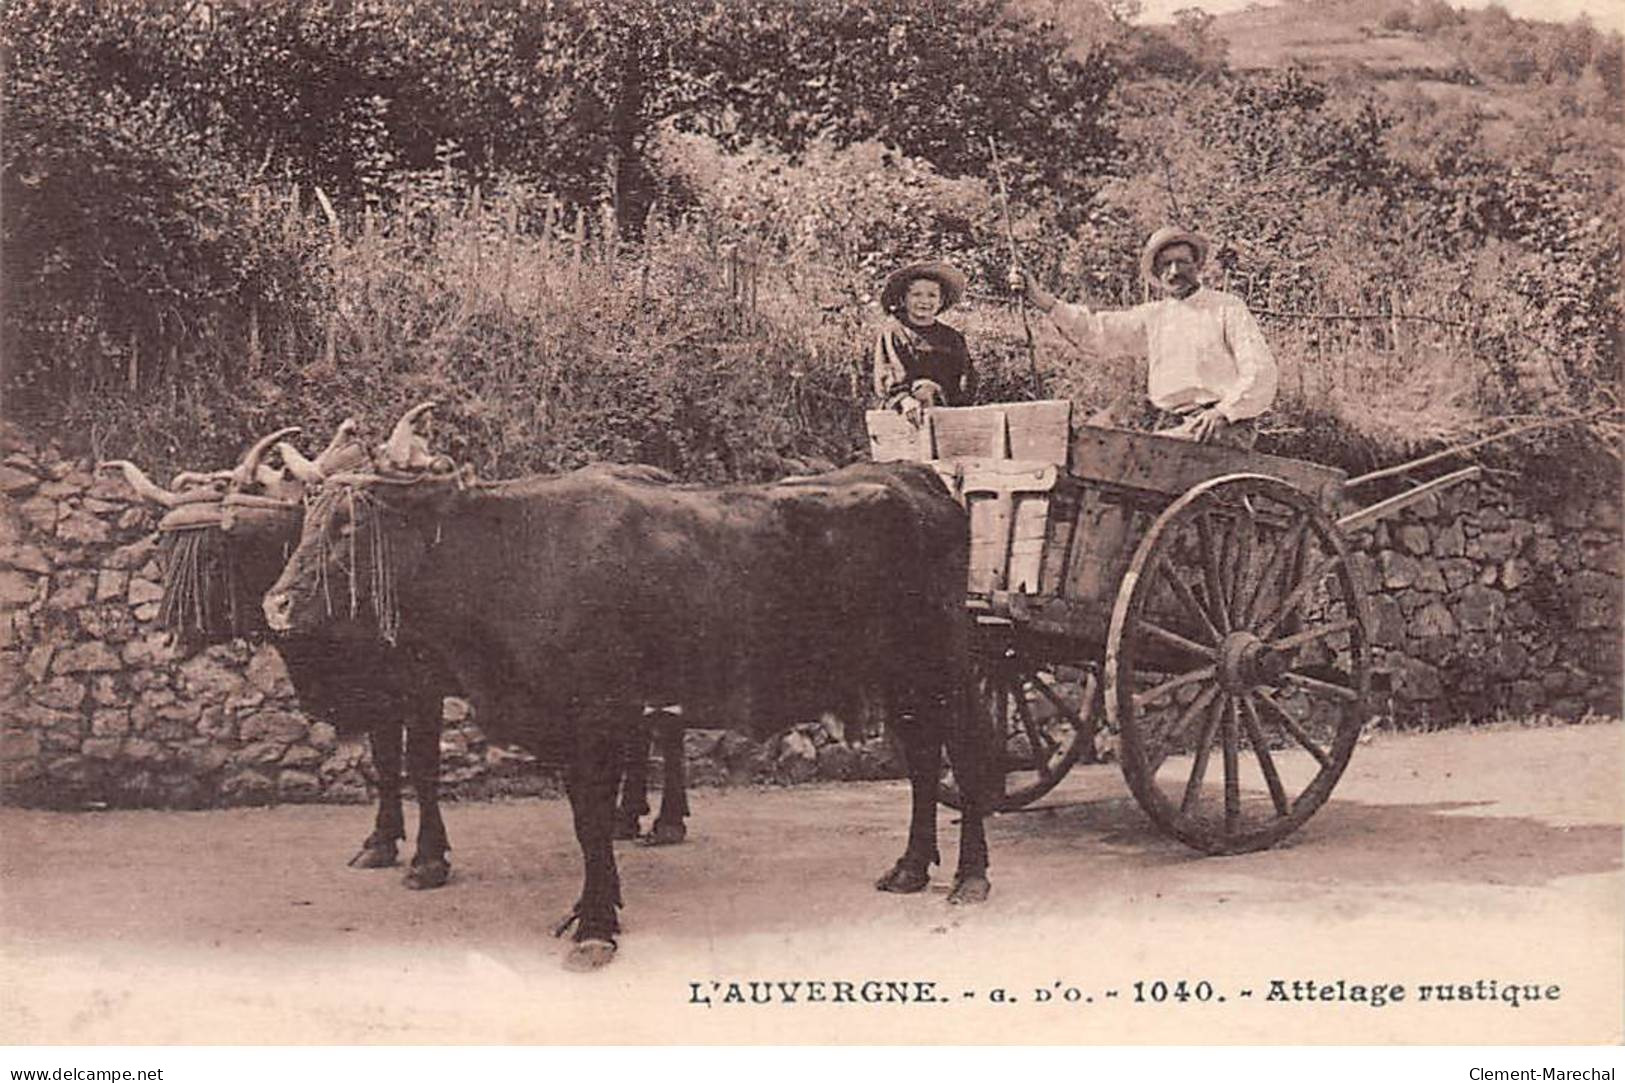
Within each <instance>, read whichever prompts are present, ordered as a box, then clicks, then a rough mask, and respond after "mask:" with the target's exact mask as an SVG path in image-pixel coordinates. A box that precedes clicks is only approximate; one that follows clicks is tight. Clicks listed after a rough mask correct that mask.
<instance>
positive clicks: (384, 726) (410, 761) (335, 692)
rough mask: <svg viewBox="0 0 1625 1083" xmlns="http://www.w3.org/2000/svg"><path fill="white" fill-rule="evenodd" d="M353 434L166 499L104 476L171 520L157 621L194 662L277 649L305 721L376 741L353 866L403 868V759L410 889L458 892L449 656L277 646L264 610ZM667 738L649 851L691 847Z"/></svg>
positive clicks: (631, 776) (346, 641)
mask: <svg viewBox="0 0 1625 1083" xmlns="http://www.w3.org/2000/svg"><path fill="white" fill-rule="evenodd" d="M351 428H352V426H351V424H350V423H348V422H347V423H346V424H345V425H343V426H341V427H340V431H339V433H338V434H337V435H336V436H335V437H334V440H333V442H332V443H331V444H330V445H329V447H328V449H327V450H326V451H324V452H323V453H322V455H320V456H318V457H317V459H316V460H315V461H314V462H312V461H310V460H305V459H304V458H303V457H302V456H300V455H299V454H298V452H297V450H296V449H294V448H292V447H291V445H287V444H279V443H277V442H278V441H279V440H280V439H281V438H282V437H285V436H288V435H290V434H291V433H293V432H297V431H298V430H296V429H282V430H279V431H278V432H275V433H272V434H271V435H269V436H267V437H264V438H263V439H261V440H259V441H257V442H256V443H255V444H254V446H253V447H251V448H250V449H249V450H248V452H247V453H245V455H244V456H243V458H242V460H241V461H240V462H239V463H238V464H237V466H235V467H233V468H232V469H230V470H220V471H214V472H210V473H197V472H185V473H182V474H180V475H177V477H176V478H175V479H174V480H173V481H172V482H171V483H170V486H169V488H167V489H166V488H164V487H162V486H160V485H158V484H157V483H155V482H153V481H152V480H151V479H150V478H149V477H147V475H146V474H145V473H144V472H142V471H141V470H140V468H138V467H136V466H135V465H134V464H133V463H129V462H127V461H123V460H120V461H115V462H109V463H105V464H103V466H104V468H115V467H116V468H118V469H120V470H122V471H123V473H124V476H125V478H126V480H127V481H128V482H129V484H130V486H131V488H132V489H134V490H135V492H136V493H137V494H138V495H139V496H141V497H142V498H144V499H146V500H148V501H151V502H152V503H154V504H157V505H159V506H160V507H163V508H165V509H166V513H165V515H164V516H163V518H162V520H161V521H160V524H159V539H160V541H159V558H160V562H161V564H162V566H163V569H164V593H163V597H162V599H161V601H160V603H159V618H160V622H161V623H162V624H163V625H164V626H166V627H167V628H168V629H169V630H170V632H171V633H172V634H173V635H174V636H175V640H176V642H177V643H178V644H179V645H180V647H181V648H182V650H184V651H187V652H192V651H196V650H200V649H202V648H204V647H207V646H209V645H211V644H217V643H225V642H229V641H231V640H232V639H235V638H239V637H240V638H245V639H248V640H249V641H251V642H265V641H268V640H269V641H271V642H273V643H274V644H275V647H276V649H277V652H278V653H279V654H280V655H281V657H282V660H283V664H284V666H285V667H286V668H287V671H288V678H289V681H290V683H291V684H292V685H293V688H294V692H295V694H296V695H297V696H298V698H299V703H300V706H301V708H302V709H303V710H304V712H305V713H306V714H307V715H309V716H310V717H312V718H314V719H317V720H319V721H324V722H327V723H328V724H330V725H332V726H333V727H334V729H335V730H336V731H337V732H338V733H340V734H341V735H344V736H354V735H358V734H362V733H365V734H366V735H367V737H368V741H369V744H370V745H371V748H372V759H373V766H374V768H375V769H376V772H377V778H378V811H377V815H376V817H375V819H374V826H373V830H372V833H371V834H370V835H368V836H367V838H366V840H365V841H364V842H363V843H362V844H361V848H360V850H359V851H358V852H357V853H356V854H355V856H354V857H352V858H351V859H350V864H351V865H353V866H357V867H360V868H386V867H391V866H394V865H395V864H396V863H397V861H398V853H397V845H396V844H397V842H398V841H400V840H404V839H405V837H406V819H405V813H404V809H403V807H402V800H401V798H402V786H401V769H402V766H403V758H404V765H405V768H406V773H407V777H408V778H409V780H410V781H411V784H412V788H413V791H414V792H415V793H416V794H417V801H418V834H417V840H416V848H415V852H414V854H413V857H412V860H411V863H410V865H409V866H408V869H407V872H406V876H405V883H406V884H407V886H409V887H412V888H434V887H439V886H441V885H442V884H444V883H446V881H447V879H448V878H449V877H450V873H451V865H450V861H449V859H448V857H447V854H448V851H449V850H450V842H449V840H448V837H447V834H446V828H445V823H444V821H443V819H442V817H441V814H440V800H439V781H440V731H441V712H442V700H443V698H444V697H445V696H446V695H448V694H454V693H455V692H456V691H457V686H456V683H455V681H454V680H453V679H452V678H451V677H450V675H449V674H448V673H447V672H446V670H445V669H444V667H443V666H442V665H441V664H440V662H439V659H438V656H437V655H436V654H434V653H433V652H431V651H428V650H426V649H424V647H423V646H422V645H421V644H420V643H417V642H415V641H413V640H412V638H411V637H410V636H406V637H402V638H401V640H400V641H399V643H398V644H395V643H387V642H384V641H382V640H380V639H379V638H378V637H377V636H375V635H370V634H366V635H357V634H355V633H354V631H353V630H346V629H344V628H341V627H329V628H326V629H322V630H319V631H316V632H312V633H310V634H304V635H294V636H279V637H272V636H271V634H270V630H269V629H268V628H267V627H266V624H265V618H264V613H263V609H262V607H261V605H260V601H261V599H262V598H263V596H264V594H265V591H266V590H267V589H268V588H269V587H270V586H271V584H272V583H273V582H274V581H275V580H276V577H277V575H278V574H279V573H280V572H281V570H282V567H283V565H284V564H286V563H287V559H288V556H289V554H290V553H291V552H292V551H293V549H294V546H295V545H296V544H297V542H298V540H299V535H300V527H301V525H302V523H303V521H304V507H303V504H302V503H301V496H302V494H303V492H304V489H305V487H306V486H307V485H309V484H312V483H314V482H318V481H319V480H320V477H321V475H322V473H324V472H325V471H327V470H331V469H334V468H335V467H337V466H342V465H344V464H345V463H346V462H347V461H348V462H349V463H350V464H351V465H354V463H355V462H356V461H357V460H356V459H355V458H354V457H350V456H351V453H352V452H356V451H359V450H360V449H359V448H357V447H356V446H355V445H354V444H352V443H350V441H349V434H350V430H351ZM391 439H392V440H394V439H395V437H392V438H391ZM273 444H276V445H277V448H278V450H279V451H280V454H281V455H282V458H283V462H284V465H283V467H282V468H280V469H277V468H273V467H271V466H270V465H269V464H268V463H267V462H266V461H265V460H266V459H267V458H269V457H270V456H269V455H268V451H269V449H270V448H271V446H272V445H273ZM361 458H362V459H364V458H365V456H364V455H362V456H361ZM403 733H404V742H403ZM661 734H662V755H663V757H664V761H665V764H666V784H665V789H664V791H663V793H662V797H661V809H660V818H659V820H657V822H656V823H655V825H654V830H653V831H652V833H651V835H650V836H649V839H648V841H651V842H656V843H669V842H676V841H680V840H681V839H682V837H683V835H684V830H685V829H684V823H683V816H684V815H685V814H686V813H687V802H686V800H685V796H684V789H683V778H682V728H681V724H680V723H676V722H675V721H671V722H668V723H667V724H665V725H664V726H663V727H662V729H661ZM650 736H651V735H650V727H649V724H648V723H647V722H645V723H644V725H643V726H642V728H641V731H640V737H641V742H639V743H638V744H637V749H638V751H637V753H636V754H635V755H633V756H631V760H630V762H629V764H628V766H627V769H626V785H625V789H624V792H623V796H622V807H621V811H620V814H619V817H618V819H617V835H618V837H633V836H636V835H637V834H638V827H639V816H640V814H642V813H647V812H648V811H649V808H648V804H647V795H646V789H647V772H646V764H647V750H648V747H649V743H650ZM403 744H404V749H403ZM403 751H404V757H403Z"/></svg>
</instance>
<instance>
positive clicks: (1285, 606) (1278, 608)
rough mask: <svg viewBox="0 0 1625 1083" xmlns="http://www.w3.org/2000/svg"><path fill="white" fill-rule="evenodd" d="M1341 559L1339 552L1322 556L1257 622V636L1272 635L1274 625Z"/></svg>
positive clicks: (1265, 636) (1290, 611)
mask: <svg viewBox="0 0 1625 1083" xmlns="http://www.w3.org/2000/svg"><path fill="white" fill-rule="evenodd" d="M1342 559H1343V557H1342V555H1341V554H1339V553H1333V554H1332V555H1331V556H1328V557H1325V558H1323V559H1322V560H1321V561H1320V562H1319V563H1317V564H1316V565H1315V567H1314V569H1313V570H1312V571H1311V572H1310V573H1309V574H1308V575H1306V576H1304V577H1303V578H1302V579H1300V580H1298V585H1297V586H1295V587H1293V588H1292V592H1291V593H1290V594H1288V595H1287V596H1286V597H1285V598H1282V599H1281V600H1280V601H1279V602H1277V603H1276V604H1275V605H1274V606H1273V607H1272V608H1271V610H1270V612H1269V614H1268V615H1267V616H1266V617H1265V618H1264V619H1263V620H1261V621H1259V622H1258V624H1259V629H1258V635H1259V638H1260V639H1268V638H1269V637H1270V636H1272V635H1274V634H1275V629H1276V627H1277V626H1278V625H1279V624H1280V623H1281V622H1282V621H1284V620H1286V619H1287V618H1288V617H1290V616H1291V615H1292V614H1293V613H1294V612H1295V611H1296V610H1297V608H1298V606H1300V605H1302V604H1303V601H1304V599H1305V598H1307V597H1309V592H1310V591H1311V590H1313V589H1314V587H1315V584H1317V583H1319V582H1320V581H1321V579H1322V578H1323V577H1324V576H1325V575H1326V573H1327V572H1329V571H1331V570H1332V569H1333V568H1335V567H1336V566H1337V565H1338V564H1339V563H1340V562H1341V561H1342Z"/></svg>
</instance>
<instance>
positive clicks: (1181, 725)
mask: <svg viewBox="0 0 1625 1083" xmlns="http://www.w3.org/2000/svg"><path fill="white" fill-rule="evenodd" d="M1218 694H1219V686H1218V685H1216V684H1210V685H1208V686H1207V687H1206V688H1204V689H1202V691H1201V693H1200V694H1199V695H1198V696H1197V697H1196V698H1195V699H1193V700H1191V701H1190V703H1188V704H1187V705H1186V706H1185V709H1184V710H1183V711H1181V712H1180V713H1179V717H1178V718H1176V719H1175V720H1174V723H1173V725H1171V726H1168V727H1166V728H1164V727H1161V726H1148V727H1146V736H1147V737H1148V738H1149V739H1150V740H1152V741H1155V742H1156V743H1157V744H1159V745H1160V744H1167V743H1168V742H1169V741H1171V740H1173V739H1174V738H1176V737H1178V736H1179V735H1180V734H1182V733H1184V732H1185V731H1186V730H1187V729H1189V728H1190V724H1191V723H1192V722H1193V721H1194V720H1195V719H1196V716H1197V715H1199V714H1201V713H1202V711H1203V710H1205V709H1206V707H1207V705H1208V704H1210V703H1212V702H1213V697H1214V696H1216V695H1218Z"/></svg>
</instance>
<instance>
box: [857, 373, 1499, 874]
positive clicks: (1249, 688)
mask: <svg viewBox="0 0 1625 1083" xmlns="http://www.w3.org/2000/svg"><path fill="white" fill-rule="evenodd" d="M868 420H869V432H870V444H871V454H872V456H873V457H874V458H875V459H877V460H881V461H885V460H893V459H900V458H907V459H915V460H919V461H924V462H929V463H931V464H932V465H933V466H934V467H935V468H936V469H937V471H938V473H939V474H940V475H941V476H942V478H943V480H944V481H945V482H946V483H947V485H948V486H949V488H950V489H951V490H952V491H953V493H954V495H955V496H956V497H957V498H958V499H959V500H960V501H961V502H962V503H964V504H965V506H966V508H967V511H968V513H969V516H970V531H971V546H970V553H971V563H970V571H969V581H968V583H967V585H966V586H967V592H966V599H967V605H968V607H969V609H970V611H971V613H972V615H973V616H974V618H975V620H976V624H977V637H976V642H977V650H976V664H977V673H976V680H977V687H978V692H979V695H980V699H981V702H982V704H983V706H984V710H985V716H986V718H987V721H988V724H989V726H990V727H991V729H992V733H993V734H994V735H995V737H996V739H997V740H998V742H999V743H1000V746H1001V747H1002V748H1003V750H1004V754H1005V766H1006V767H1007V768H1008V770H1007V772H1006V773H1005V775H1004V790H1003V792H1002V794H1001V795H1000V797H999V799H998V802H997V804H998V807H1000V808H1003V809H1009V808H1014V807H1018V806H1020V805H1023V804H1026V803H1028V802H1030V801H1032V800H1035V799H1036V798H1037V797H1039V796H1041V795H1042V794H1044V793H1046V792H1048V791H1049V790H1050V789H1051V788H1053V787H1054V786H1055V785H1056V784H1057V783H1058V782H1059V781H1060V780H1061V778H1063V777H1064V776H1065V774H1066V772H1067V771H1068V770H1069V769H1070V768H1071V767H1072V765H1073V764H1074V763H1075V762H1077V761H1078V760H1079V759H1080V758H1082V759H1086V760H1088V759H1094V758H1096V756H1097V754H1099V753H1101V752H1104V751H1108V750H1109V751H1114V752H1115V755H1116V756H1117V758H1118V760H1119V763H1120V765H1121V768H1122V771H1123V774H1124V776H1125V778H1126V779H1127V781H1128V784H1129V787H1130V789H1131V791H1132V792H1133V794H1134V796H1135V798H1136V800H1137V801H1138V802H1139V804H1140V805H1141V807H1142V808H1144V809H1145V811H1146V812H1147V813H1148V814H1149V815H1150V817H1151V818H1152V819H1153V820H1154V821H1155V822H1156V823H1157V824H1158V825H1159V826H1160V827H1162V828H1163V829H1164V830H1166V831H1167V832H1169V833H1170V834H1172V835H1174V836H1175V837H1177V838H1179V839H1181V840H1182V841H1184V842H1186V843H1188V844H1189V845H1191V846H1194V847H1197V848H1199V849H1202V850H1205V851H1208V852H1213V853H1235V852H1242V851H1247V850H1255V849H1260V848H1262V847H1266V846H1269V845H1272V844H1273V843H1275V842H1276V841H1278V840H1280V839H1281V838H1284V837H1285V836H1286V835H1288V834H1290V833H1291V832H1292V831H1294V830H1296V829H1297V828H1298V827H1299V826H1300V825H1302V824H1303V823H1304V822H1305V821H1306V820H1307V819H1308V818H1309V817H1310V816H1312V815H1313V814H1314V812H1315V811H1316V810H1317V809H1318V808H1319V807H1320V806H1321V804H1322V803H1324V801H1325V800H1326V798H1327V796H1328V795H1329V794H1330V792H1331V790H1332V787H1333V786H1335V785H1336V783H1337V780H1338V778H1339V776H1341V774H1342V772H1343V770H1344V768H1345V767H1346V766H1347V764H1348V761H1349V757H1350V755H1351V754H1352V752H1353V749H1354V745H1355V742H1356V741H1357V739H1358V737H1359V733H1360V730H1361V727H1362V726H1363V725H1364V724H1365V722H1366V720H1367V717H1368V715H1369V713H1370V650H1369V645H1368V639H1367V631H1366V629H1367V623H1368V619H1367V600H1366V593H1365V586H1364V584H1363V583H1361V582H1360V581H1359V578H1358V577H1357V576H1356V574H1355V571H1354V568H1353V566H1352V564H1351V562H1350V559H1349V549H1348V546H1347V543H1346V540H1345V536H1344V532H1345V531H1346V530H1348V529H1351V528H1352V527H1355V526H1358V525H1361V524H1363V523H1364V522H1367V521H1369V520H1370V519H1372V518H1375V517H1376V516H1379V515H1382V514H1387V513H1388V512H1391V511H1393V510H1395V509H1397V508H1398V507H1400V506H1403V504H1406V503H1410V502H1411V501H1413V500H1415V499H1418V498H1419V497H1420V495H1421V494H1422V493H1425V492H1428V491H1431V490H1433V489H1436V488H1438V487H1440V486H1442V485H1446V484H1451V483H1453V482H1455V481H1460V480H1464V479H1466V478H1467V477H1470V476H1473V475H1474V474H1475V473H1476V468H1469V469H1467V470H1463V471H1458V472H1457V473H1455V474H1452V475H1449V476H1447V477H1444V478H1440V479H1437V480H1436V481H1433V482H1428V483H1425V484H1424V485H1421V486H1418V487H1416V488H1414V489H1412V490H1411V491H1410V492H1408V493H1406V494H1402V496H1401V497H1398V498H1394V499H1390V500H1387V501H1384V502H1382V503H1381V504H1379V505H1374V506H1372V507H1370V508H1366V509H1362V510H1359V511H1355V512H1353V513H1351V514H1346V515H1343V516H1342V517H1341V518H1339V517H1338V512H1339V505H1340V503H1341V501H1342V500H1343V498H1344V493H1345V486H1346V480H1347V479H1346V475H1345V474H1344V473H1343V472H1342V471H1340V470H1335V469H1332V468H1330V467H1324V466H1319V465H1317V464H1314V463H1308V462H1302V461H1299V460H1295V459H1286V458H1281V457H1278V456H1271V455H1264V454H1261V453H1258V452H1252V451H1241V450H1236V449H1231V448H1222V447H1215V446H1211V445H1202V444H1196V443H1192V442H1190V441H1186V440H1179V439H1175V438H1172V437H1165V436H1157V435H1152V434H1147V433H1136V432H1127V431H1123V430H1117V429H1109V428H1101V427H1096V426H1090V425H1078V426H1074V425H1073V424H1072V421H1071V410H1070V404H1069V403H1066V402H1064V401H1063V402H1057V401H1048V402H1029V403H1010V404H999V405H992V406H976V407H964V408H956V409H943V408H939V409H935V410H932V411H929V412H928V413H927V415H926V416H925V418H924V421H923V423H922V424H921V425H919V426H916V425H914V424H912V423H910V422H909V421H907V420H905V419H903V418H902V417H901V416H899V415H897V414H892V413H887V412H883V411H875V412H872V413H871V414H870V415H869V419H868ZM1102 703H1103V704H1104V711H1103V712H1101V711H1099V710H1098V706H1099V705H1100V704H1102ZM1101 714H1104V730H1105V732H1104V734H1100V733H1098V732H1097V729H1098V727H1099V722H1100V715H1101ZM945 795H946V799H947V800H949V801H950V803H957V801H958V793H957V791H956V790H955V789H954V788H953V786H952V785H951V784H950V785H949V786H947V787H945Z"/></svg>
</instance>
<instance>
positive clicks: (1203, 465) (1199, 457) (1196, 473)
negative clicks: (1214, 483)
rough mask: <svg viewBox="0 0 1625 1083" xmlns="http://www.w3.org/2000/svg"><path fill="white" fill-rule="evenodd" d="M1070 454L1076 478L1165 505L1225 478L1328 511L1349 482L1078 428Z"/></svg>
mask: <svg viewBox="0 0 1625 1083" xmlns="http://www.w3.org/2000/svg"><path fill="white" fill-rule="evenodd" d="M1071 452H1072V454H1071V465H1070V467H1069V470H1070V472H1071V474H1072V475H1073V476H1074V477H1078V478H1082V479H1084V480H1085V481H1088V482H1091V483H1095V484H1104V485H1110V486H1114V487H1119V488H1128V489H1139V490H1141V491H1144V492H1153V493H1160V494H1162V495H1163V496H1165V497H1167V498H1169V499H1173V498H1175V497H1178V496H1182V495H1183V494H1185V493H1186V492H1189V491H1190V490H1191V489H1194V488H1195V487H1196V486H1198V485H1200V484H1202V483H1203V482H1206V481H1210V480H1212V479H1213V478H1216V477H1222V476H1224V475H1227V474H1264V475H1266V476H1269V477H1274V478H1279V479H1280V480H1281V481H1284V482H1286V483H1287V484H1289V485H1291V486H1292V487H1294V488H1296V489H1298V490H1300V491H1302V492H1304V493H1306V494H1308V496H1309V497H1310V499H1312V500H1314V501H1315V502H1316V503H1317V504H1319V505H1320V506H1321V507H1322V508H1324V509H1327V510H1331V509H1333V508H1335V507H1336V503H1337V500H1338V498H1339V497H1341V495H1342V492H1343V486H1344V482H1345V481H1346V480H1347V478H1348V474H1347V473H1346V472H1345V471H1342V470H1338V469H1337V468H1335V467H1330V466H1321V465H1320V464H1319V463H1311V462H1305V461H1303V460H1301V459H1287V458H1282V457H1281V456H1278V455H1266V454H1264V453H1263V452H1260V451H1251V450H1242V449H1239V448H1228V447H1221V446H1219V445H1217V444H1199V443H1196V442H1194V441H1190V440H1180V439H1177V438H1175V437H1171V436H1162V435H1159V434H1156V433H1143V432H1130V431H1128V430H1126V429H1108V428H1102V427H1100V426H1096V425H1080V426H1078V429H1077V432H1076V434H1075V435H1074V436H1073V438H1072V448H1071Z"/></svg>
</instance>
